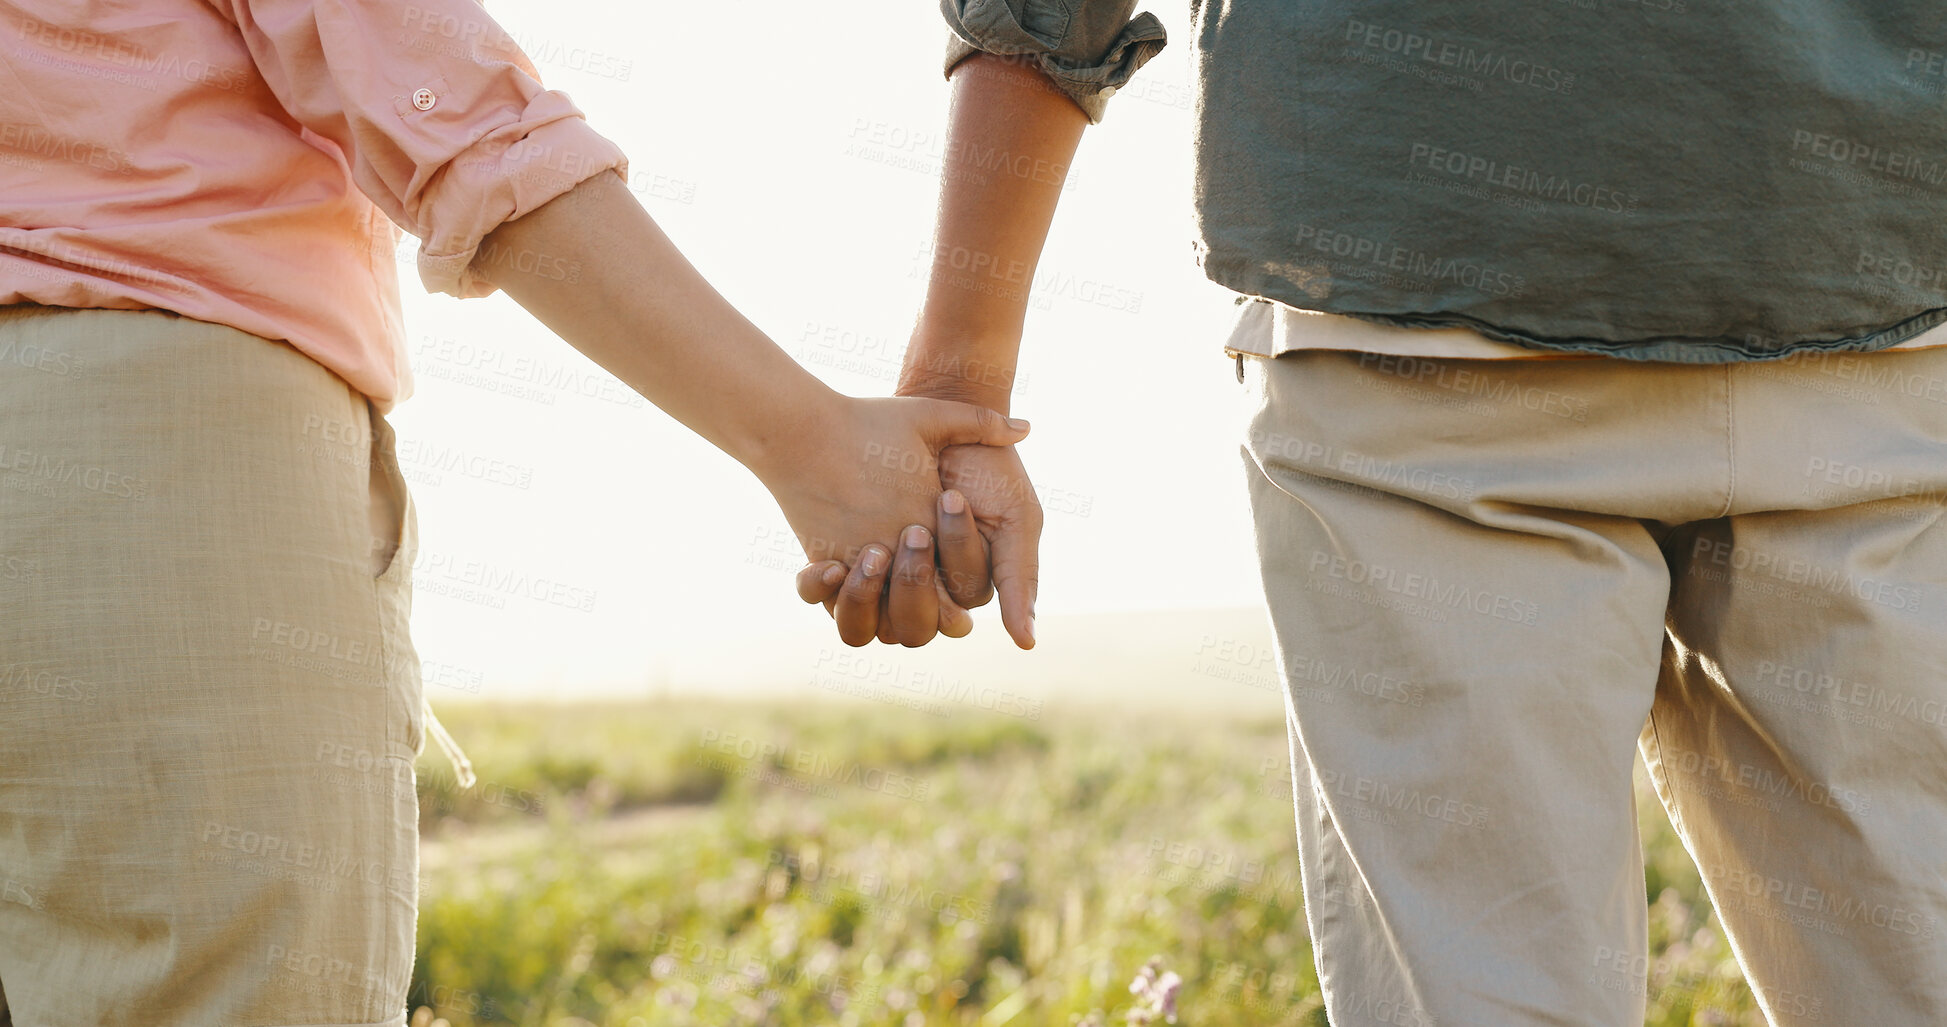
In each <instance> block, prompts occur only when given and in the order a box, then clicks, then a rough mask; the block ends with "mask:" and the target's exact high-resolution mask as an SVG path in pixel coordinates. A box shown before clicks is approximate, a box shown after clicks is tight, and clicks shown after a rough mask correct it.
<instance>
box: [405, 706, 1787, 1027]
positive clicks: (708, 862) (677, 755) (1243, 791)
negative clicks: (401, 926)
mask: <svg viewBox="0 0 1947 1027" xmlns="http://www.w3.org/2000/svg"><path fill="white" fill-rule="evenodd" d="M1037 712H1039V711H1037ZM442 719H443V720H444V721H445V722H446V724H447V726H448V727H449V728H450V729H451V730H452V731H453V733H454V735H455V736H457V737H458V738H459V739H460V741H461V743H462V745H464V746H465V747H466V749H467V752H468V754H469V755H470V756H471V757H472V759H473V761H474V764H475V767H476V770H477V771H478V773H479V776H480V783H479V784H478V785H477V786H476V787H475V788H474V789H472V790H471V791H469V792H468V793H466V794H464V795H462V794H456V792H455V789H454V787H453V781H452V775H451V771H450V770H449V769H448V768H447V767H446V766H445V764H444V763H443V762H441V761H440V760H439V758H438V756H437V754H436V753H435V752H433V751H431V750H429V752H428V755H427V758H426V759H425V760H423V761H422V762H421V764H420V768H419V771H420V801H421V807H422V823H423V827H424V832H425V851H424V854H423V863H424V872H423V877H422V881H423V884H422V892H421V904H420V919H419V954H418V962H417V967H416V969H415V971H414V978H413V986H412V993H411V1002H412V1004H413V1005H414V1006H415V1007H425V1008H423V1009H420V1010H418V1011H417V1012H416V1014H415V1024H417V1025H418V1027H427V1025H429V1024H433V1023H434V1022H435V1020H436V1019H444V1020H445V1021H447V1022H448V1023H449V1024H451V1025H452V1027H476V1025H487V1024H517V1025H521V1027H564V1025H565V1027H587V1025H591V1024H593V1025H600V1027H663V1025H710V1027H717V1025H760V1024H761V1025H777V1027H810V1025H827V1024H839V1025H856V1027H920V1025H929V1024H942V1025H967V1027H999V1025H1002V1024H1012V1025H1019V1027H1029V1025H1035V1027H1039V1025H1058V1027H1069V1025H1074V1024H1084V1023H1089V1024H1099V1025H1102V1027H1109V1025H1115V1027H1121V1025H1123V1024H1126V1023H1129V1022H1135V1020H1132V1016H1136V1015H1137V1014H1134V1012H1133V1009H1134V1007H1135V1006H1136V1005H1137V1001H1138V1000H1137V997H1136V996H1134V995H1132V994H1131V993H1130V989H1129V985H1130V982H1131V980H1132V978H1134V977H1135V976H1136V974H1137V972H1138V971H1139V970H1140V969H1141V968H1142V967H1143V965H1144V964H1145V963H1146V962H1147V961H1149V960H1150V959H1151V958H1152V957H1160V966H1159V967H1158V969H1159V970H1160V971H1162V972H1173V973H1175V974H1178V975H1180V977H1181V978H1182V981H1183V985H1182V987H1181V991H1180V993H1179V994H1178V995H1177V997H1176V1007H1177V1017H1178V1019H1177V1022H1178V1023H1181V1024H1186V1025H1200V1027H1219V1025H1267V1027H1277V1025H1307V1027H1317V1025H1323V1024H1325V1023H1326V1022H1327V1021H1326V1018H1325V1015H1324V1012H1323V1010H1322V1008H1321V1005H1320V1002H1319V998H1318V992H1317V983H1316V981H1315V979H1314V977H1313V974H1312V960H1311V950H1310V945H1309V942H1308V940H1307V938H1306V934H1305V926H1304V912H1303V907H1302V904H1301V901H1300V897H1299V888H1298V860H1297V855H1296V851H1295V848H1294V843H1293V828H1292V810H1291V797H1290V784H1289V778H1288V776H1287V774H1288V772H1287V770H1286V765H1285V753H1286V749H1285V745H1286V743H1285V737H1284V727H1283V722H1282V721H1281V720H1277V719H1260V720H1239V719H1234V718H1224V717H1219V716H1216V715H1211V716H1208V717H1205V718H1203V719H1198V718H1197V717H1195V716H1169V717H1162V716H1157V715H1155V714H1153V713H1152V714H1147V715H1139V714H1117V713H1112V712H1103V711H1063V710H1059V709H1052V710H1049V711H1047V712H1046V713H1043V714H1041V715H1040V716H1037V717H1035V718H1033V719H1027V718H1025V717H1008V716H999V715H993V714H978V713H976V712H972V711H969V712H968V713H966V714H965V715H961V716H954V717H941V716H935V715H929V714H926V713H919V712H912V711H907V710H902V709H899V708H896V707H892V706H887V705H882V704H859V705H840V704H836V703H811V704H804V703H785V702H778V703H772V704H730V703H716V702H698V701H691V700H684V701H670V702H667V703H649V702H639V703H630V704H615V703H610V704H582V705H521V706H511V705H477V706H455V707H453V708H451V709H450V710H444V711H443V712H442ZM1642 798H1643V801H1642V802H1641V803H1640V804H1639V806H1640V809H1641V811H1642V826H1643V834H1644V838H1645V844H1646V849H1647V859H1648V870H1647V875H1646V876H1647V886H1648V894H1649V895H1650V896H1652V897H1653V900H1652V903H1651V916H1650V942H1651V952H1650V957H1651V958H1650V964H1649V990H1650V1015H1649V1017H1648V1018H1647V1021H1646V1022H1647V1023H1648V1024H1650V1025H1654V1027H1677V1025H1690V1024H1698V1025H1761V1024H1762V1023H1763V1019H1762V1017H1761V1016H1760V1015H1759V1014H1758V1013H1757V1012H1756V1011H1755V1006H1754V1005H1753V1003H1752V1001H1751V998H1750V995H1749V992H1748V991H1747V989H1746V988H1745V985H1744V982H1743V978H1742V976H1741V975H1740V973H1739V972H1738V968H1737V965H1736V963H1735V962H1734V961H1733V960H1732V958H1731V954H1730V950H1729V947H1728V946H1727V945H1726V943H1725V942H1724V940H1723V937H1722V935H1721V934H1720V933H1719V932H1718V930H1717V929H1716V921H1715V918H1714V917H1713V915H1712V913H1711V910H1710V907H1709V904H1708V902H1707V900H1706V899H1705V898H1704V895H1703V890H1702V888H1701V886H1700V885H1699V883H1698V878H1697V874H1696V871H1695V869H1694V868H1693V867H1692V866H1691V864H1690V861H1689V857H1688V856H1687V855H1686V854H1685V853H1684V851H1683V849H1682V847H1681V846H1680V845H1679V844H1678V843H1677V841H1676V839H1675V837H1674V836H1673V835H1672V834H1671V832H1670V829H1669V826H1668V824H1667V822H1666V821H1665V820H1664V818H1663V814H1662V813H1661V811H1660V810H1658V809H1657V807H1656V805H1655V803H1654V801H1653V800H1651V799H1650V798H1649V797H1648V796H1647V795H1644V796H1643V797H1642ZM1157 1022H1160V1020H1159V1021H1157Z"/></svg>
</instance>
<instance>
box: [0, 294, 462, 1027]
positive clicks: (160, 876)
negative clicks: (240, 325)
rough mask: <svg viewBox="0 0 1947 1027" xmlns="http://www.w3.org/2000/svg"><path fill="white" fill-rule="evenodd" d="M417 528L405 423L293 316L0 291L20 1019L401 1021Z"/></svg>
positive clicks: (411, 847) (1, 626)
mask: <svg viewBox="0 0 1947 1027" xmlns="http://www.w3.org/2000/svg"><path fill="white" fill-rule="evenodd" d="M374 505H377V507H378V509H379V510H380V511H381V516H380V517H379V518H378V519H377V523H380V524H382V525H386V528H385V530H383V531H381V532H380V533H379V535H378V537H374V533H373V531H372V529H371V524H372V523H373V520H374V519H373V509H372V508H373V507H374ZM387 509H391V510H395V511H397V513H396V515H395V516H384V515H383V514H382V512H383V511H384V510H387ZM414 535H415V527H414V515H413V512H412V509H411V504H410V498H409V496H408V494H407V492H406V486H405V481H404V479H403V478H402V477H401V476H400V474H399V470H398V466H397V463H396V461H395V459H394V458H393V437H392V433H391V431H390V429H389V428H388V427H387V425H386V424H385V422H384V420H383V419H381V418H379V417H377V416H376V415H374V414H373V412H372V410H371V407H370V405H369V404H368V403H367V401H366V400H365V398H364V397H363V396H361V395H360V394H359V393H358V392H356V391H355V390H353V389H352V388H351V387H350V386H348V385H347V384H346V383H345V382H344V381H343V380H341V379H339V378H337V377H336V376H334V375H332V374H331V373H330V372H329V371H326V370H325V369H324V368H323V367H321V366H320V365H318V364H317V363H315V362H314V361H312V360H310V359H308V358H306V357H305V356H304V355H303V354H301V353H299V352H298V351H296V350H294V349H292V348H291V347H290V346H288V345H285V344H283V343H279V342H269V341H266V340H264V339H260V338H257V337H255V336H252V335H248V334H245V333H243V332H239V331H235V330H233V329H230V328H224V327H220V326H216V325H211V324H205V323H202V322H198V321H192V320H188V319H185V318H180V317H177V316H175V315H173V314H168V313H163V312H158V311H119V310H61V309H55V308H44V307H8V308H0V719H3V720H4V723H3V724H0V996H4V997H0V1009H4V1008H7V1007H11V1008H10V1011H11V1015H12V1018H13V1023H15V1024H17V1025H19V1027H79V1025H84V1024H85V1025H91V1027H92V1025H131V1027H134V1025H141V1027H176V1025H183V1027H189V1025H195V1027H213V1025H224V1027H229V1025H251V1027H257V1025H366V1024H391V1025H396V1024H401V1023H403V1022H404V1008H405V1001H406V991H407V986H408V982H409V979H410V974H411V970H412V959H413V940H414V939H413V927H414V910H415V905H416V898H417V876H418V872H417V860H418V833H417V816H418V814H417V802H416V797H415V792H414V787H413V769H412V766H413V757H414V756H415V755H416V754H417V752H418V751H419V749H420V748H421V745H422V739H423V732H424V731H425V730H426V723H425V718H424V716H423V713H422V705H421V695H420V682H419V666H418V660H417V658H416V657H415V655H414V653H413V649H412V643H411V641H410V639H409V638H408V636H407V620H408V606H409V603H410V569H411V565H412V561H413V558H414V553H415V551H416V542H415V538H414ZM387 553H390V554H391V556H390V562H389V564H384V565H383V566H381V564H382V563H383V561H385V560H386V554H387ZM375 554H376V556H375ZM4 1021H5V1014H0V1022H4Z"/></svg>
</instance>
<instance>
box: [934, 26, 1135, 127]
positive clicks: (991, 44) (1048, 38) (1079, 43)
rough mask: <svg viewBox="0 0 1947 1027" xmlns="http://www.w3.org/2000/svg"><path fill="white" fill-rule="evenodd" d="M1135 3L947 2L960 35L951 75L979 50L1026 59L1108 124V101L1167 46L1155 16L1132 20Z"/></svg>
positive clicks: (952, 42)
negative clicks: (1106, 115)
mask: <svg viewBox="0 0 1947 1027" xmlns="http://www.w3.org/2000/svg"><path fill="white" fill-rule="evenodd" d="M1135 6H1136V0H940V12H941V13H942V14H944V15H946V22H947V27H948V28H951V29H952V30H953V35H952V37H951V38H949V39H948V41H947V53H946V70H947V73H948V74H951V73H952V72H953V68H954V66H955V65H957V64H959V63H960V62H961V61H964V60H966V59H967V58H969V57H971V56H973V55H974V54H977V53H990V54H998V55H1002V56H1013V57H1021V58H1023V59H1026V60H1028V61H1030V62H1032V63H1033V64H1034V65H1035V66H1036V67H1038V68H1040V69H1041V70H1042V71H1043V72H1044V73H1046V74H1047V76H1048V77H1049V78H1050V79H1053V80H1054V83H1055V85H1056V86H1057V87H1059V88H1060V89H1061V91H1062V92H1064V93H1066V94H1068V97H1069V98H1070V99H1072V100H1074V101H1075V103H1076V104H1077V105H1078V106H1080V107H1081V108H1082V111H1083V113H1085V114H1087V115H1088V120H1089V122H1090V123H1091V124H1092V123H1095V122H1099V121H1101V120H1102V113H1103V111H1104V109H1105V108H1106V107H1107V106H1108V103H1109V97H1111V96H1113V95H1115V91H1116V90H1118V89H1121V88H1122V87H1123V86H1125V85H1127V84H1128V83H1129V79H1130V78H1131V77H1133V76H1134V75H1135V74H1136V71H1137V70H1138V69H1140V68H1141V67H1142V66H1143V65H1144V64H1145V63H1147V62H1148V61H1149V59H1150V58H1151V57H1154V56H1156V54H1157V52H1158V51H1160V50H1162V49H1163V44H1164V43H1165V42H1167V41H1168V36H1167V34H1166V33H1165V32H1164V31H1163V23H1162V22H1160V21H1157V20H1156V16H1155V15H1153V14H1147V13H1145V14H1141V15H1137V16H1136V17H1135V18H1133V19H1132V18H1131V17H1130V16H1129V14H1130V12H1131V11H1132V10H1134V9H1135Z"/></svg>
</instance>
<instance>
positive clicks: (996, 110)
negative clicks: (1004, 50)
mask: <svg viewBox="0 0 1947 1027" xmlns="http://www.w3.org/2000/svg"><path fill="white" fill-rule="evenodd" d="M952 89H953V93H952V100H951V106H950V107H949V109H948V115H947V146H946V153H947V159H946V161H945V162H944V165H943V169H942V171H941V179H942V181H941V185H940V203H939V212H938V216H937V217H938V220H937V228H936V229H935V232H934V237H933V271H932V276H931V278H930V279H929V280H928V282H927V288H926V301H925V306H924V307H923V308H922V310H921V312H920V318H919V325H918V327H917V328H916V329H915V330H914V332H913V339H912V344H911V345H910V346H908V347H907V350H906V363H905V367H904V368H903V369H902V372H901V374H900V382H899V390H898V391H899V393H900V394H901V395H913V396H936V397H946V398H952V399H960V400H965V401H967V402H970V403H978V404H980V405H982V406H986V407H990V408H992V409H994V410H998V411H1001V412H1002V413H1006V412H1007V411H1008V409H1009V406H1010V403H1011V399H1010V397H1011V394H1012V391H1013V386H1014V370H1015V364H1016V361H1017V360H1018V358H1019V354H1020V348H1021V329H1022V325H1023V323H1024V322H1025V321H1026V318H1027V307H1028V288H1029V286H1030V285H1031V284H1032V283H1033V281H1034V269H1035V265H1036V264H1037V263H1038V262H1039V261H1040V259H1041V248H1042V246H1043V244H1045V243H1046V242H1047V240H1048V227H1049V225H1050V224H1051V223H1052V222H1053V221H1054V217H1055V205H1056V203H1057V202H1058V201H1059V200H1060V199H1061V186H1062V182H1063V180H1064V179H1066V177H1067V174H1068V166H1069V163H1070V162H1071V161H1073V160H1074V157H1075V148H1076V146H1077V145H1078V144H1079V143H1080V142H1081V138H1082V129H1083V128H1085V127H1087V125H1088V118H1087V116H1086V115H1084V114H1083V113H1082V111H1081V108H1079V107H1077V106H1075V104H1074V102H1073V101H1071V100H1069V99H1068V98H1067V96H1065V95H1063V94H1062V92H1061V91H1060V90H1058V89H1056V88H1055V86H1054V84H1053V83H1052V82H1051V81H1050V80H1049V79H1048V77H1047V76H1046V75H1043V74H1042V73H1041V72H1040V71H1039V70H1037V69H1036V68H1034V67H1033V66H1031V65H1028V64H1025V63H1022V62H1019V61H1013V60H1009V59H1008V58H1005V57H996V56H993V55H990V54H980V55H977V56H974V57H970V58H968V59H967V60H965V61H962V62H961V63H960V64H959V65H958V66H956V67H955V68H954V69H953V85H952Z"/></svg>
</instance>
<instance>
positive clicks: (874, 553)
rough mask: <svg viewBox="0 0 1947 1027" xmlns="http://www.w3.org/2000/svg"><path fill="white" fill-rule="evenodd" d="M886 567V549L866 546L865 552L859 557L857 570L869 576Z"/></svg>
mask: <svg viewBox="0 0 1947 1027" xmlns="http://www.w3.org/2000/svg"><path fill="white" fill-rule="evenodd" d="M885 567H886V551H885V550H883V549H880V548H879V547H878V546H866V547H865V553H864V554H863V555H861V556H860V557H859V570H861V571H863V572H864V573H865V576H866V577H868V578H869V577H871V576H873V575H874V574H877V573H879V572H880V571H882V570H884V569H885Z"/></svg>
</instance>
